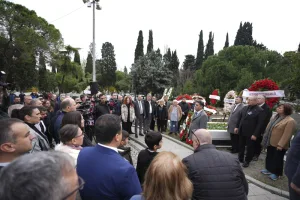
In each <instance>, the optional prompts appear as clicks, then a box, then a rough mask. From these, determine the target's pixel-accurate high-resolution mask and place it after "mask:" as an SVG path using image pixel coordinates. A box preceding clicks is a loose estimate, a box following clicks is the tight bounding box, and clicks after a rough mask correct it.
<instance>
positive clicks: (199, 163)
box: [182, 129, 248, 200]
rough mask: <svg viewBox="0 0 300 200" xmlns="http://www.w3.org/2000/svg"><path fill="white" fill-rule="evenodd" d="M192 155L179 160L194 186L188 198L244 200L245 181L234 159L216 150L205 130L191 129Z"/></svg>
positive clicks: (246, 183)
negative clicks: (191, 195) (185, 168)
mask: <svg viewBox="0 0 300 200" xmlns="http://www.w3.org/2000/svg"><path fill="white" fill-rule="evenodd" d="M191 134H192V140H193V148H194V149H195V151H194V154H192V155H190V156H188V157H186V158H184V159H183V161H182V162H183V163H184V164H185V165H186V166H187V169H188V176H189V178H190V180H191V181H192V183H193V185H194V192H193V197H192V199H222V200H231V199H234V200H246V199H247V195H248V182H247V180H246V178H245V174H244V172H243V170H242V168H241V166H240V164H239V161H238V159H237V158H235V157H233V156H232V155H231V154H230V153H228V152H224V151H219V150H217V149H216V147H215V146H214V145H213V144H212V137H211V134H210V133H209V132H208V130H206V129H198V130H192V131H191Z"/></svg>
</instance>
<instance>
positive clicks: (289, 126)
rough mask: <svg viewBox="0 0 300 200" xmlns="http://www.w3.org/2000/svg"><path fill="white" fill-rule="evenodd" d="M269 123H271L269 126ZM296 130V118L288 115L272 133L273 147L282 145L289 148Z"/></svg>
mask: <svg viewBox="0 0 300 200" xmlns="http://www.w3.org/2000/svg"><path fill="white" fill-rule="evenodd" d="M269 125H270V123H269V124H268V126H269ZM295 130H296V122H295V120H294V119H293V118H292V117H290V116H287V117H286V118H284V119H283V120H281V121H280V122H279V123H277V124H276V125H275V126H274V128H273V130H272V134H271V139H270V145H271V146H273V147H277V146H280V147H282V148H284V149H288V148H289V142H290V140H291V137H292V135H293V134H294V132H295Z"/></svg>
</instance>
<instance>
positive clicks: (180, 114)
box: [168, 105, 182, 121]
mask: <svg viewBox="0 0 300 200" xmlns="http://www.w3.org/2000/svg"><path fill="white" fill-rule="evenodd" d="M173 107H174V106H173V105H171V106H170V108H169V111H168V117H169V120H170V119H171V113H172V111H173ZM177 113H178V115H177V116H178V121H179V120H180V119H181V117H182V110H181V107H180V106H179V105H177Z"/></svg>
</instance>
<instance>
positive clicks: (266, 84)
mask: <svg viewBox="0 0 300 200" xmlns="http://www.w3.org/2000/svg"><path fill="white" fill-rule="evenodd" d="M278 89H279V87H278V85H277V84H276V83H275V82H274V81H273V80H271V79H268V78H266V79H262V80H258V81H255V82H254V83H253V84H252V85H251V86H250V87H249V88H248V90H249V91H269V90H278ZM278 102H279V98H267V99H266V104H267V105H268V106H269V107H270V109H272V108H273V106H275V105H276V104H277V103H278Z"/></svg>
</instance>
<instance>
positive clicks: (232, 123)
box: [227, 103, 244, 133]
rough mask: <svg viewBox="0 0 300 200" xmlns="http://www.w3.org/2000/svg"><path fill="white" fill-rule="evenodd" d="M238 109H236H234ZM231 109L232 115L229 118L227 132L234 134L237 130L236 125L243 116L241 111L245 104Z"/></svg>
mask: <svg viewBox="0 0 300 200" xmlns="http://www.w3.org/2000/svg"><path fill="white" fill-rule="evenodd" d="M235 106H237V107H236V109H234V108H235ZM235 106H233V107H232V108H231V112H230V115H229V118H228V123H227V125H228V127H227V131H228V132H229V133H234V129H235V128H236V123H237V122H238V119H239V118H240V116H241V111H242V109H243V107H244V104H242V103H240V104H238V105H235Z"/></svg>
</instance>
